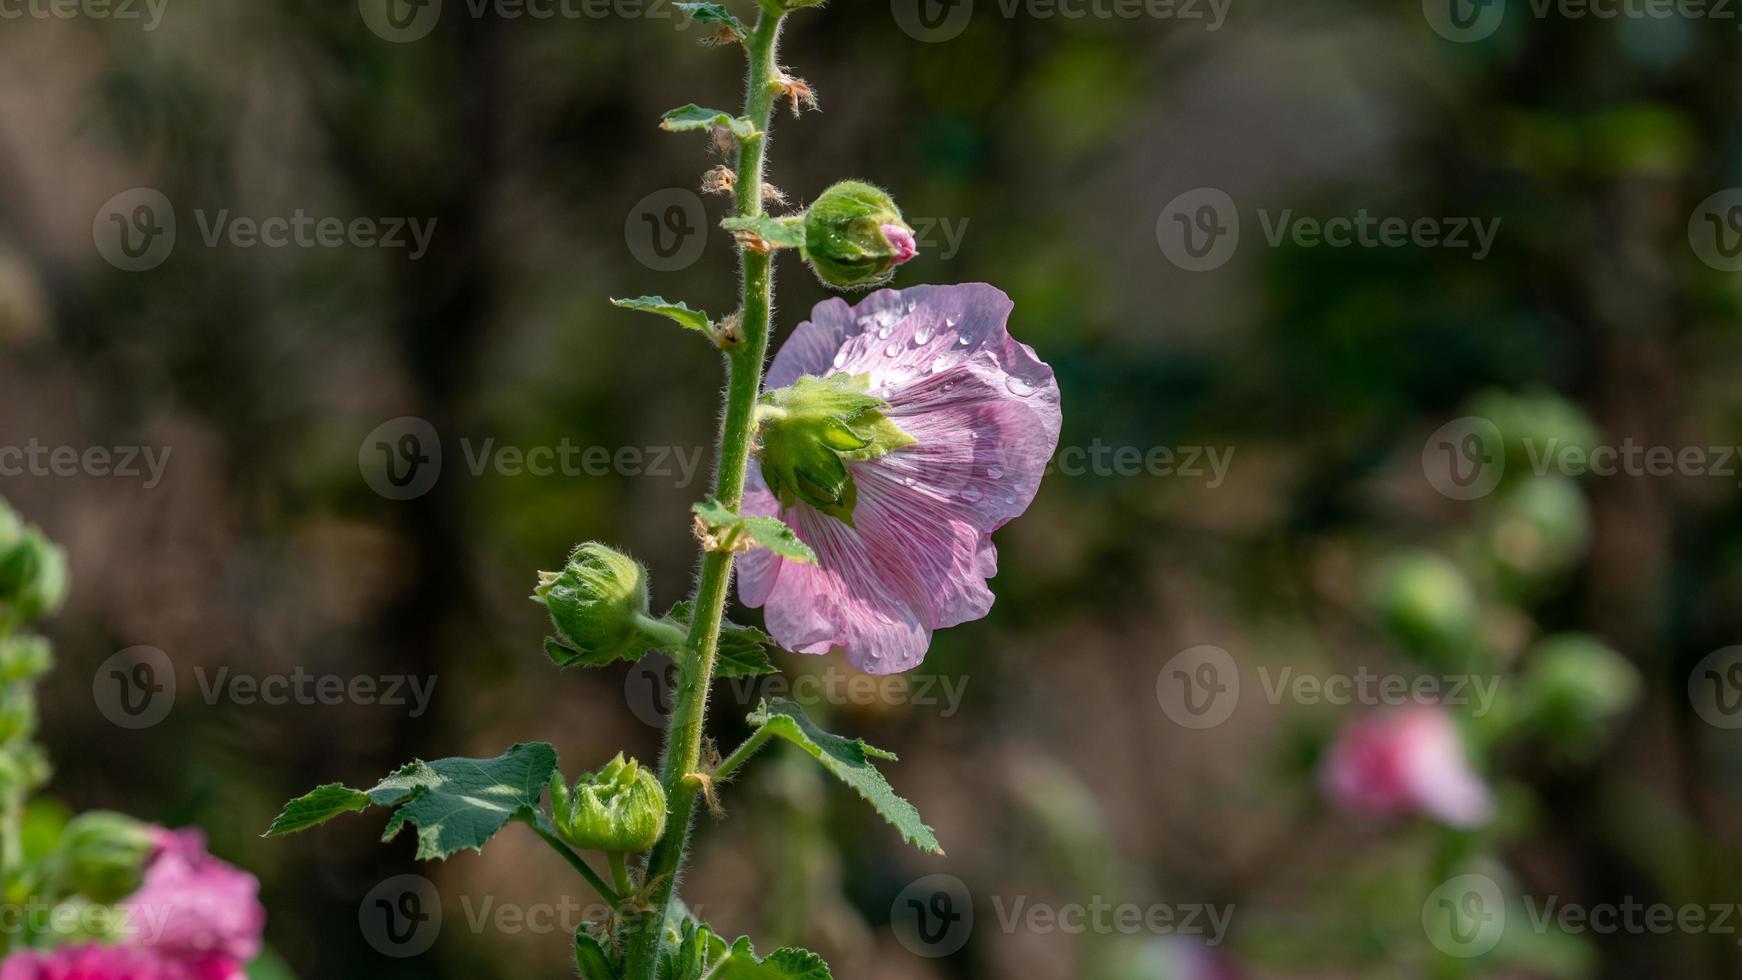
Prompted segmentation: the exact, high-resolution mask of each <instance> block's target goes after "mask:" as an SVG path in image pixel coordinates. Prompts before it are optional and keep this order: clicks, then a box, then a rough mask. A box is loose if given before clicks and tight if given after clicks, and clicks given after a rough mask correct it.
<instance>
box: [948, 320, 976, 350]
mask: <svg viewBox="0 0 1742 980" xmlns="http://www.w3.org/2000/svg"><path fill="white" fill-rule="evenodd" d="M950 326H952V327H953V326H955V324H954V323H951V324H950ZM973 342H974V338H972V337H970V336H968V335H967V334H962V335H961V336H959V337H957V338H956V343H958V344H960V345H961V346H963V347H966V346H968V345H969V344H971V343H973Z"/></svg>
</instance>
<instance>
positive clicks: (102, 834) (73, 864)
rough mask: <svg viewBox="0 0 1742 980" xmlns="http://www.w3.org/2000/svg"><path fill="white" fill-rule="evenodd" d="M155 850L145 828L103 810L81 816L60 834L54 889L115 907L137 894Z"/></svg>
mask: <svg viewBox="0 0 1742 980" xmlns="http://www.w3.org/2000/svg"><path fill="white" fill-rule="evenodd" d="M155 848H156V843H155V838H154V836H153V833H152V828H151V826H150V825H149V824H145V823H141V822H140V821H138V820H135V819H133V818H132V817H129V816H125V815H123V814H119V813H110V812H108V811H104V810H92V811H90V812H88V813H81V814H79V815H78V816H76V817H74V818H73V819H72V822H71V823H68V824H67V826H66V829H65V830H64V831H62V832H61V839H60V846H59V848H58V849H57V850H56V852H55V855H54V859H53V866H54V872H53V873H54V876H55V884H56V885H57V886H58V887H59V888H60V889H62V890H64V891H65V892H66V893H69V894H75V895H83V896H85V897H86V898H88V899H90V900H92V901H94V902H117V901H120V900H121V899H123V898H126V897H127V896H128V895H131V894H133V893H134V892H135V891H138V890H139V884H140V881H141V880H142V879H143V876H144V870H145V861H146V859H147V858H148V857H150V856H151V853H152V851H153V850H154V849H155Z"/></svg>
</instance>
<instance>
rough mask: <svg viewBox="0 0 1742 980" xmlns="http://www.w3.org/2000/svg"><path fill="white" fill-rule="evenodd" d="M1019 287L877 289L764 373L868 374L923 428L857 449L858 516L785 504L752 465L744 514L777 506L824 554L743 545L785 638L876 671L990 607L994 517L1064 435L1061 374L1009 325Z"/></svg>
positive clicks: (825, 315) (748, 584) (1028, 490)
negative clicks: (865, 451)
mask: <svg viewBox="0 0 1742 980" xmlns="http://www.w3.org/2000/svg"><path fill="white" fill-rule="evenodd" d="M1011 307H1012V304H1011V302H1010V298H1009V297H1008V296H1005V295H1004V294H1003V293H1002V292H1000V291H998V290H997V289H995V288H993V287H991V286H988V285H986V284H984V283H970V284H965V285H958V286H916V287H914V288H912V289H906V290H882V291H880V292H876V293H873V294H871V295H870V296H868V297H866V298H865V300H863V301H862V302H860V303H859V304H858V305H857V306H852V307H849V306H848V305H847V303H846V302H845V301H844V300H841V299H831V300H828V301H826V302H824V303H821V304H819V305H818V306H817V307H816V308H815V309H814V310H812V311H811V319H810V320H809V321H807V322H805V323H801V324H799V326H798V329H797V330H795V331H794V332H793V335H792V337H791V338H790V339H789V340H787V342H786V344H785V346H783V347H782V348H781V350H780V353H779V354H778V355H776V356H775V358H774V363H773V364H772V366H771V367H770V368H769V372H768V387H770V388H779V387H784V386H786V385H790V384H792V383H793V382H794V381H796V380H798V378H799V377H801V376H803V375H814V376H817V377H823V376H827V375H831V374H841V373H846V374H868V375H870V391H871V394H874V395H877V396H879V397H881V398H883V399H884V400H885V401H887V402H888V403H889V406H890V408H889V410H888V411H887V412H885V413H884V414H885V415H886V416H887V417H888V418H889V419H890V421H892V422H894V423H895V424H896V425H897V426H899V427H900V428H901V429H902V430H903V431H904V432H906V433H907V434H908V435H909V436H912V437H913V438H914V439H915V440H916V442H915V443H914V444H913V445H909V446H903V447H901V448H899V449H897V450H895V451H894V452H891V453H889V454H888V455H886V456H883V457H880V458H878V459H874V460H865V461H855V462H849V463H848V464H847V466H848V469H849V470H850V471H851V472H852V474H853V477H854V478H855V480H856V481H857V483H858V505H857V509H856V510H855V511H854V514H853V522H854V526H852V527H849V526H848V525H846V524H844V523H842V522H841V521H839V520H836V519H835V518H833V517H829V516H827V515H825V514H823V513H821V512H819V511H817V510H815V509H813V508H811V507H810V506H809V505H807V504H803V503H799V504H796V505H794V506H793V507H791V508H785V507H782V506H781V505H780V503H779V502H778V501H777V500H776V499H775V497H774V495H773V494H771V493H770V492H769V490H768V487H767V485H766V484H765V483H764V482H763V479H762V475H761V473H760V472H759V471H758V470H756V469H755V468H752V471H751V474H750V480H749V485H748V487H747V488H746V490H745V497H744V506H743V512H744V513H745V514H760V515H774V516H778V517H779V518H780V519H781V520H783V521H785V522H786V523H787V524H788V525H789V526H790V527H791V528H792V529H793V531H795V532H796V533H797V534H798V536H799V537H800V538H801V539H803V540H804V542H805V543H806V544H808V545H810V546H811V548H812V549H813V550H815V551H816V553H817V559H818V564H816V565H808V564H803V563H799V562H793V561H787V560H785V559H782V558H781V557H779V556H778V555H775V554H773V553H772V552H769V551H762V550H758V551H752V552H750V553H749V554H747V555H745V556H744V559H743V561H742V564H741V566H740V568H741V569H742V570H741V572H740V577H739V580H738V591H739V596H740V597H741V598H742V599H743V600H744V603H745V605H748V606H753V607H755V606H761V607H765V615H766V619H767V622H768V630H769V632H770V633H772V634H773V636H774V638H775V639H776V640H777V641H779V642H780V644H781V645H782V646H784V647H786V648H787V649H790V650H796V651H799V652H801V653H819V654H820V653H827V652H828V651H829V650H830V649H831V648H834V647H841V648H842V649H843V650H844V651H845V653H846V655H847V659H848V660H850V661H852V662H853V663H854V664H855V665H856V666H858V667H859V669H861V670H864V671H866V672H868V673H872V674H893V673H898V672H900V671H904V670H910V669H912V668H913V667H916V666H918V665H919V663H920V661H921V660H923V659H924V658H925V652H926V648H927V647H929V646H930V645H931V634H932V631H933V630H937V629H942V628H944V627H948V626H955V625H958V624H960V623H965V622H968V621H970V620H974V619H979V618H980V617H982V616H984V615H986V613H987V612H988V611H989V610H990V609H991V608H992V592H991V590H990V589H988V588H987V587H986V579H988V578H990V577H992V576H993V575H995V574H997V571H998V551H997V549H996V548H995V547H993V545H992V532H993V531H994V530H997V529H998V528H999V527H1002V526H1003V525H1004V524H1005V523H1007V522H1009V521H1010V520H1011V519H1013V518H1015V517H1016V516H1017V515H1019V514H1021V513H1022V512H1023V511H1024V510H1026V509H1027V508H1028V505H1029V503H1030V501H1032V500H1033V499H1034V495H1035V492H1036V491H1037V490H1038V489H1039V487H1040V478H1041V476H1042V474H1043V473H1044V472H1045V470H1046V466H1047V462H1048V461H1049V460H1050V459H1051V458H1052V454H1053V451H1054V450H1055V449H1056V448H1057V447H1058V438H1059V427H1060V415H1059V389H1058V383H1057V382H1056V381H1055V380H1054V379H1053V372H1052V368H1050V367H1048V366H1047V365H1046V363H1045V362H1043V361H1041V360H1040V358H1038V357H1036V356H1035V353H1034V350H1033V348H1031V347H1029V346H1028V345H1027V344H1023V343H1019V342H1018V341H1016V340H1015V339H1013V338H1012V337H1011V336H1010V334H1009V332H1008V331H1007V330H1006V328H1005V322H1006V320H1007V319H1008V318H1009V316H1010V311H1011Z"/></svg>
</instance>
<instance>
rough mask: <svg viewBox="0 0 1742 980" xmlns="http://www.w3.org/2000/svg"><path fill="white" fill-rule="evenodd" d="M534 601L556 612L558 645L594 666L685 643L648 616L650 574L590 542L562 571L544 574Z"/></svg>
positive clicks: (671, 629)
mask: <svg viewBox="0 0 1742 980" xmlns="http://www.w3.org/2000/svg"><path fill="white" fill-rule="evenodd" d="M539 578H540V581H539V584H538V588H537V589H536V590H535V592H534V595H533V600H534V601H536V602H542V603H544V606H545V608H546V609H548V610H550V621H551V624H552V625H554V626H555V627H556V631H557V640H558V642H559V643H560V644H561V645H563V646H565V647H567V648H569V649H571V650H574V651H576V652H577V654H578V655H579V657H580V658H584V659H585V660H586V661H587V662H589V663H609V662H610V661H612V660H616V659H619V658H630V659H632V658H634V657H638V656H639V655H641V654H642V653H645V652H646V651H648V650H650V649H655V648H661V647H666V646H669V645H671V644H672V643H673V642H674V641H675V642H679V643H681V642H682V640H683V633H682V631H680V630H678V629H677V628H676V627H673V626H671V625H670V624H666V623H662V622H659V621H658V620H655V619H653V618H652V617H651V616H649V615H648V612H647V570H646V569H645V568H642V567H641V563H640V562H638V561H636V560H635V559H633V558H631V557H629V556H628V555H625V554H623V553H622V552H620V551H617V550H616V549H614V548H610V547H607V546H605V545H602V544H599V543H598V542H596V541H589V542H587V543H586V544H583V545H579V546H577V547H576V548H575V550H574V551H573V552H572V553H570V555H569V560H568V564H567V565H565V566H564V567H563V570H562V571H561V572H540V573H539Z"/></svg>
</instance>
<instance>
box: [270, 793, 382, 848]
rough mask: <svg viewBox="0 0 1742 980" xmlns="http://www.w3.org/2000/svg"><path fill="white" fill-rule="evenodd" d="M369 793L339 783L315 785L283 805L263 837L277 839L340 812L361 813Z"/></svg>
mask: <svg viewBox="0 0 1742 980" xmlns="http://www.w3.org/2000/svg"><path fill="white" fill-rule="evenodd" d="M370 802H371V801H370V799H369V794H368V793H364V792H361V791H359V790H354V789H352V788H351V787H349V786H345V785H342V784H340V783H327V784H326V785H325V786H317V787H315V788H314V789H313V790H312V791H310V792H309V793H307V794H305V795H303V796H299V797H297V798H296V799H294V800H291V801H290V802H289V803H286V804H285V805H284V812H283V813H280V814H279V815H278V819H276V820H274V821H272V826H270V827H268V828H266V836H268V837H278V836H280V835H282V834H294V833H296V832H297V831H299V830H307V829H308V828H310V827H313V826H315V825H317V824H323V823H326V822H327V821H328V820H331V819H333V818H334V817H336V816H338V815H339V814H341V813H362V812H363V811H364V810H367V809H368V808H369V804H370Z"/></svg>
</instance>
